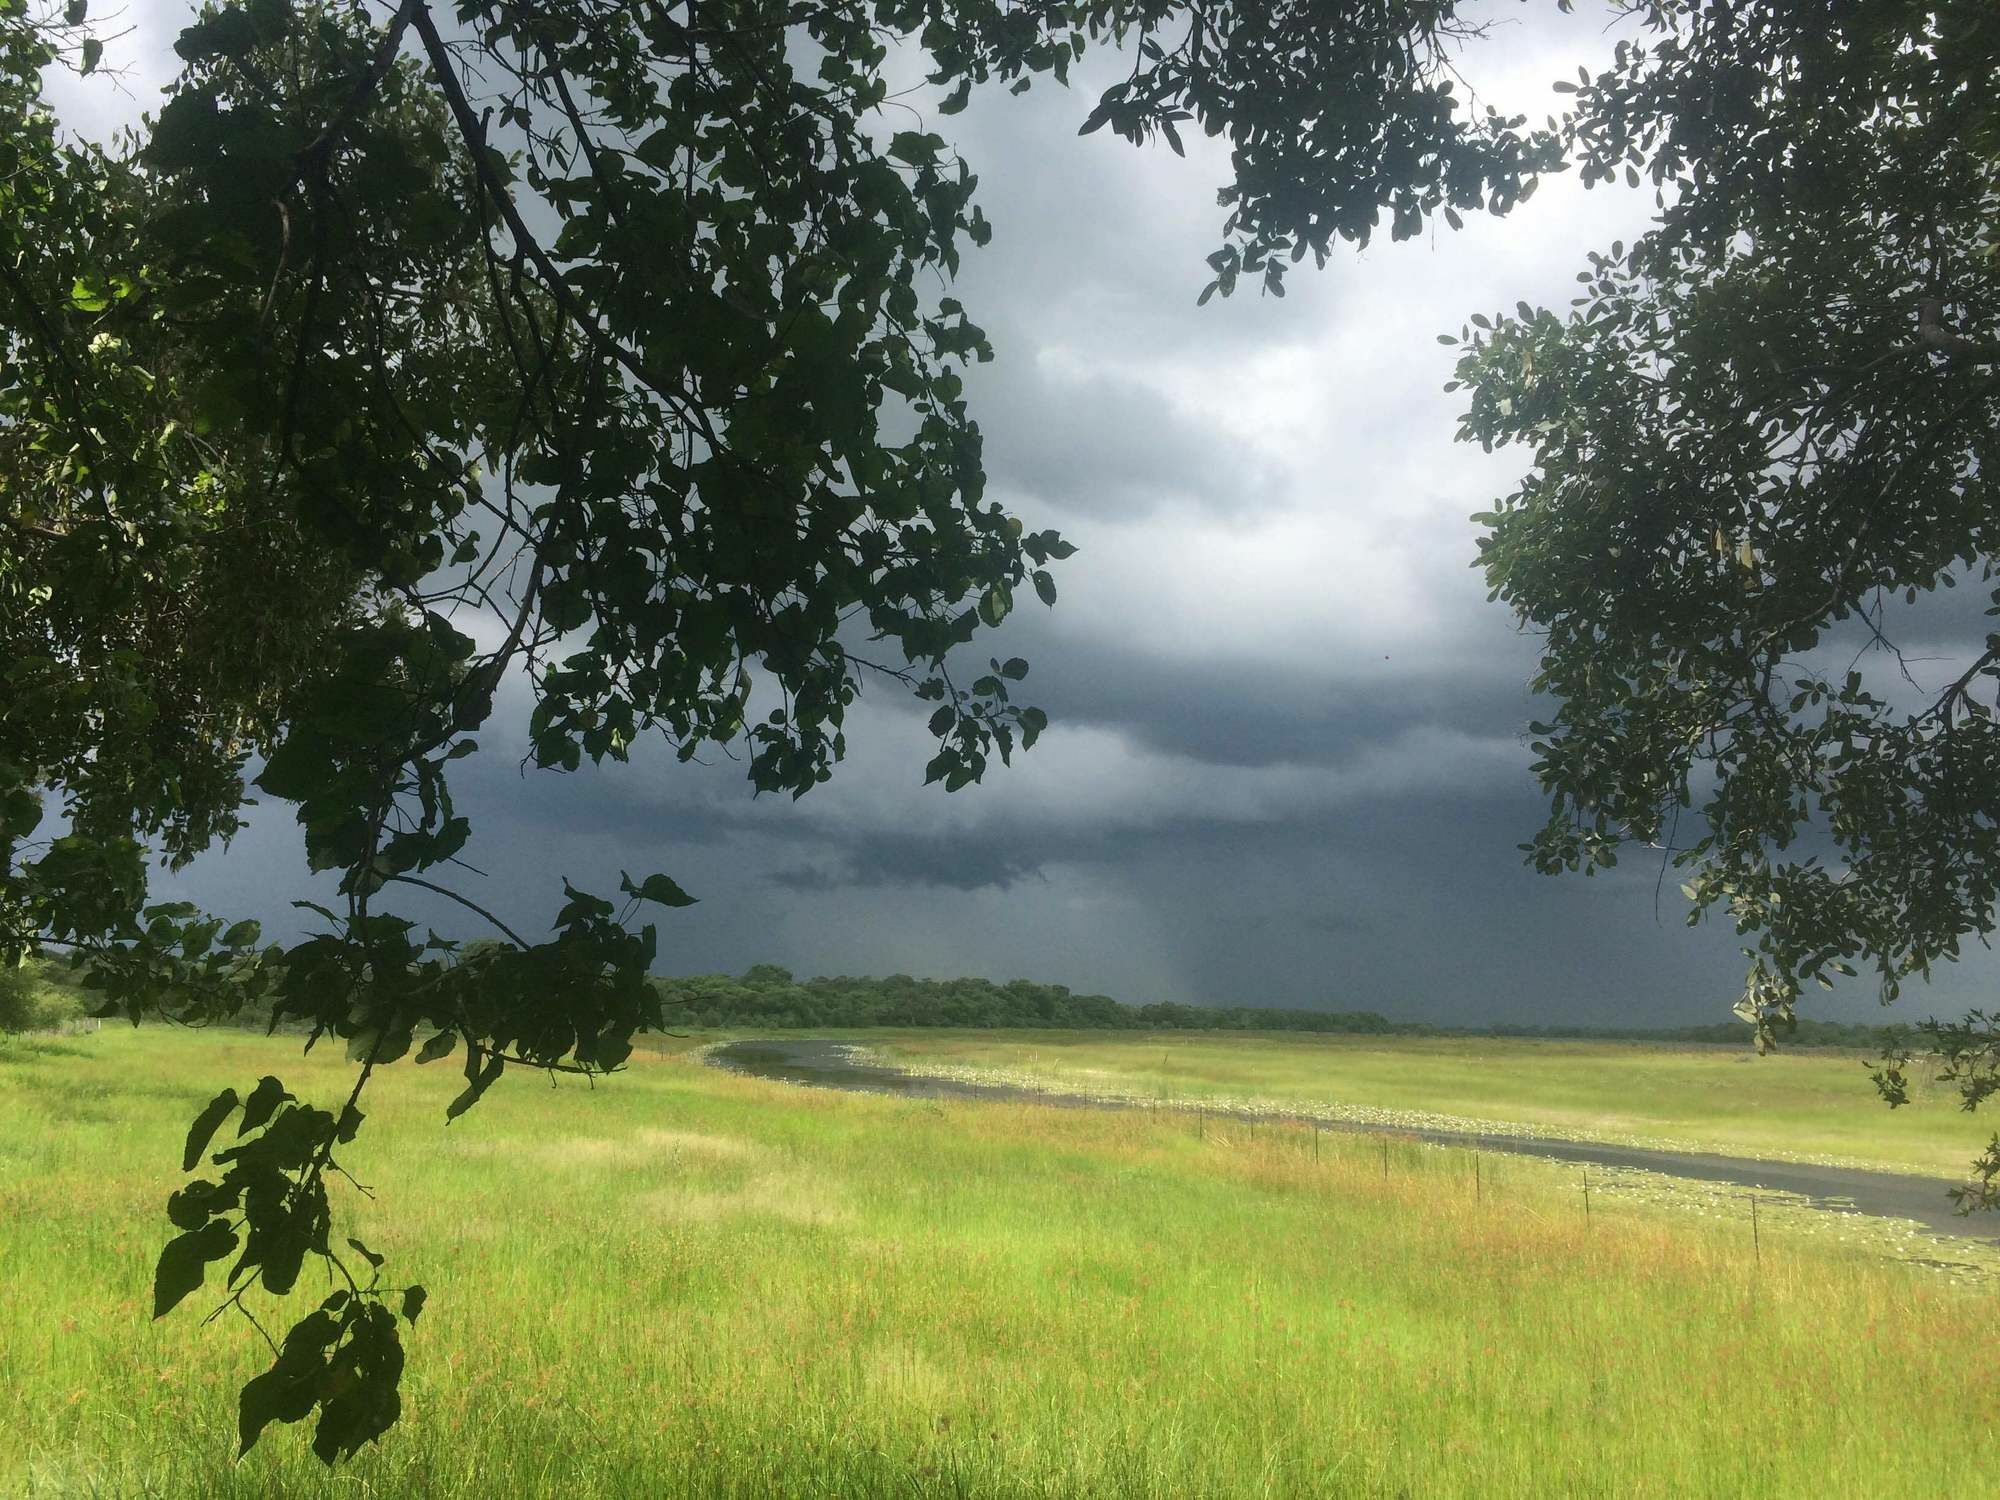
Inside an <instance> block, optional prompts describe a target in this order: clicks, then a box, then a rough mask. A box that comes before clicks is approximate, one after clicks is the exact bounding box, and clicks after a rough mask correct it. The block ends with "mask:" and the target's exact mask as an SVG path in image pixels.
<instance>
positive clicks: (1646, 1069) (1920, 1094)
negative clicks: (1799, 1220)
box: [857, 1031, 2000, 1181]
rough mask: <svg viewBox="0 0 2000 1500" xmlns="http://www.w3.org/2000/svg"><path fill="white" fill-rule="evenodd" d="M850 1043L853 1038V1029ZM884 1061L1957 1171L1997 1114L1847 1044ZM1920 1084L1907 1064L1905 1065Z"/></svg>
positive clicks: (905, 1041) (1339, 1039)
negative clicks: (1869, 1059)
mask: <svg viewBox="0 0 2000 1500" xmlns="http://www.w3.org/2000/svg"><path fill="white" fill-rule="evenodd" d="M857 1035H860V1034H859V1033H857ZM867 1039H868V1040H869V1041H870V1042H871V1043H872V1044H874V1045H875V1046H877V1047H879V1048H880V1049H881V1050H882V1051H883V1052H884V1053H885V1054H886V1055H887V1057H888V1058H889V1060H890V1061H893V1062H896V1063H900V1064H902V1065H904V1066H906V1067H913V1068H917V1069H920V1070H922V1069H931V1070H937V1071H944V1072H950V1073H954V1074H957V1075H960V1076H976V1077H1001V1078H1005V1079H1007V1080H1009V1081H1013V1082H1019V1083H1026V1084H1031V1085H1040V1086H1044V1087H1049V1088H1054V1089H1058V1090H1077V1091H1081V1092H1085V1093H1101V1094H1115V1095H1120V1096H1127V1097H1137V1098H1142V1099H1174V1100H1181V1101H1185V1102H1189V1103H1210V1104H1217V1105H1221V1104H1246V1103H1247V1104H1253V1105H1255V1104H1267V1105H1270V1106H1272V1107H1275V1108H1282V1109H1293V1110H1300V1111H1304V1112H1308V1113H1309V1112H1312V1111H1315V1110H1326V1111H1328V1112H1330V1113H1331V1112H1338V1111H1340V1110H1348V1111H1353V1112H1356V1113H1366V1112H1371V1111H1386V1112H1391V1113H1393V1114H1399V1115H1416V1114H1432V1115H1445V1116H1450V1117H1452V1118H1454V1119H1460V1120H1474V1121H1485V1122H1491V1123H1496V1124H1507V1125H1514V1126H1517V1127H1521V1128H1523V1129H1526V1130H1530V1131H1535V1132H1544V1133H1550V1134H1556V1135H1566V1136H1573V1137H1578V1138H1586V1139H1593V1140H1615V1141H1623V1142H1635V1143H1642V1144H1648V1145H1666V1146H1677V1147H1681V1148H1688V1147H1693V1148H1697V1149H1701V1150H1707V1151H1717V1152H1721V1153H1723V1154H1725V1155H1732V1156H1762V1157H1774V1158H1779V1159H1783V1158H1787V1157H1790V1158H1801V1157H1803V1158H1810V1159H1815V1160H1839V1161H1844V1162H1853V1163H1857V1164H1865V1165H1872V1166H1877V1167H1893V1168H1896V1169H1898V1170H1902V1171H1909V1172H1920V1173H1928V1174H1933V1175H1937V1176H1940V1177H1948V1178H1952V1179H1955V1180H1958V1181H1963V1180H1964V1178H1965V1174H1966V1164H1967V1163H1968V1162H1969V1161H1971V1159H1972V1158H1973V1157H1974V1156H1976V1155H1977V1154H1978V1152H1979V1148H1980V1147H1981V1146H1982V1145H1983V1144H1984V1143H1985V1142H1986V1140H1987V1138H1988V1137H1989V1136H1990V1135H1991V1134H1992V1133H1993V1131H1994V1130H1995V1129H2000V1111H1989V1112H1988V1113H1985V1114H1980V1115H1967V1114H1966V1113H1965V1112H1964V1111H1963V1110H1961V1109H1960V1108H1958V1096H1957V1094H1956V1093H1954V1092H1952V1091H1950V1090H1949V1089H1947V1088H1945V1087H1941V1086H1931V1087H1928V1088H1925V1087H1918V1088H1915V1089H1913V1096H1914V1102H1913V1103H1911V1104H1910V1105H1907V1106H1905V1107H1904V1108H1902V1109H1898V1110H1895V1111H1893V1112H1892V1111H1891V1110H1890V1109H1889V1108H1888V1107H1887V1106H1886V1105H1884V1104H1883V1103H1882V1102H1881V1100H1880V1098H1879V1097H1878V1096H1877V1094H1876V1092H1875V1088H1874V1085H1873V1084H1871V1083H1870V1082H1869V1080H1868V1074H1867V1070H1866V1068H1865V1067H1864V1066H1863V1065H1862V1056H1861V1054H1859V1053H1851V1052H1836V1051H1822V1050H1806V1049H1795V1050H1791V1051H1781V1052H1778V1053H1776V1054H1775V1055H1773V1056H1770V1057H1759V1056H1757V1055H1756V1053H1754V1052H1752V1051H1750V1050H1749V1049H1748V1048H1744V1049H1740V1050H1739V1049H1736V1048H1730V1047H1714V1046H1690V1047H1671V1046H1657V1045H1651V1044H1635V1043H1628V1042H1573V1041H1540V1040H1532V1041H1531V1040H1523V1039H1516V1038H1488V1037H1467V1038H1461V1037H1449V1038H1446V1037H1393V1038H1384V1037H1359V1036H1356V1037H1346V1036H1328V1037H1315V1036H1298V1035H1289V1036H1235V1035H1216V1034H1213V1033H1206V1034H1202V1033H1195V1034H1188V1033H1165V1034H1161V1035H1153V1036H1143V1037H1128V1036H1121V1035H1117V1034H1111V1035H1106V1034H1103V1033H1095V1032H1076V1031H1068V1032H1064V1031H1044V1032H977V1031H897V1032H883V1033H873V1034H868V1036H867ZM1912 1077H1913V1079H1917V1080H1919V1081H1920V1073H1919V1072H1913V1074H1912Z"/></svg>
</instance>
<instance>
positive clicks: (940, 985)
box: [654, 964, 1434, 1035]
mask: <svg viewBox="0 0 2000 1500" xmlns="http://www.w3.org/2000/svg"><path fill="white" fill-rule="evenodd" d="M654 982H655V983H656V984H658V985H659V987H660V991H661V993H662V994H663V995H664V996H665V997H666V999H667V1000H668V1001H670V1002H676V1003H678V1005H680V1006H682V1007H685V1009H683V1010H682V1011H681V1012H680V1013H681V1014H682V1015H684V1016H685V1017H686V1018H687V1019H688V1020H689V1021H692V1022H694V1023H695V1024H697V1025H701V1026H769V1027H793V1026H803V1027H833V1026H965V1027H994V1028H1002V1027H1046V1028H1050V1029H1053V1030H1065V1031H1071V1030H1073V1031H1328V1032H1334V1031H1337V1032H1370V1033H1379V1034H1382V1035H1389V1034H1392V1033H1399V1032H1400V1033H1409V1032H1420V1031H1430V1030H1433V1029H1434V1028H1431V1027H1427V1026H1408V1025H1404V1026H1399V1025H1397V1024H1396V1023H1395V1022H1393V1021H1391V1020H1389V1019H1388V1017H1386V1016H1380V1015H1377V1014H1376V1013H1375V1012H1374V1011H1365V1010H1363V1011H1330V1010H1265V1009H1262V1008H1259V1007H1256V1006H1248V1005H1232V1006H1227V1007H1218V1006H1208V1005H1177V1004H1173V1003H1167V1004H1160V1005H1125V1004H1122V1003H1120V1002H1119V1001H1116V1000H1113V999H1112V998H1111V997H1110V996H1108V995H1078V994H1073V993H1071V992H1070V990H1069V988H1068V987H1067V986H1065V985H1060V984H1036V983H1035V982H1034V981H1032V980H1028V979H1015V980H1010V981H1009V982H1007V983H1006V984H995V983H993V981H992V980H990V979H912V978H911V977H910V976H909V975H908V974H891V975H890V976H889V977H888V978H887V979H852V978H848V977H847V976H845V975H843V976H841V977H839V978H836V979H806V980H799V979H794V978H793V977H792V973H791V971H790V970H789V969H781V968H779V967H778V966H777V965H776V964H758V965H756V966H755V967H753V968H751V969H750V970H748V971H747V972H746V973H744V974H743V975H742V976H741V977H740V978H732V977H731V976H729V975H727V974H697V975H693V976H691V977H689V978H686V979H658V980H655V981H654ZM669 1014H672V1012H671V1011H670V1012H669Z"/></svg>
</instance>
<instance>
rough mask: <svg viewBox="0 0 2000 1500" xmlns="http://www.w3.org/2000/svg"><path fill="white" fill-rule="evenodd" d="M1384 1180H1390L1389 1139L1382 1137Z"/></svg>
mask: <svg viewBox="0 0 2000 1500" xmlns="http://www.w3.org/2000/svg"><path fill="white" fill-rule="evenodd" d="M1382 1180H1383V1181H1384V1182H1387V1181H1388V1180H1389V1137H1387V1136H1386V1135H1385V1136H1383V1137H1382Z"/></svg>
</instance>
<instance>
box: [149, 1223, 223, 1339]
mask: <svg viewBox="0 0 2000 1500" xmlns="http://www.w3.org/2000/svg"><path fill="white" fill-rule="evenodd" d="M235 1248H236V1232H235V1231H234V1230H232V1229H231V1228H230V1227H229V1223H228V1221H227V1220H225V1219H210V1220H209V1221H208V1223H206V1224H204V1225H203V1226H202V1227H201V1228H199V1229H192V1230H189V1231H188V1232H187V1233H186V1234H180V1235H175V1236H174V1237H173V1238H172V1239H170V1240H168V1241H167V1243H166V1248H164V1249H163V1250H161V1251H160V1262H159V1264H158V1265H157V1266H156V1267H155V1268H154V1270H153V1316H154V1317H155V1318H164V1317H165V1316H166V1315H167V1314H168V1313H170V1312H172V1311H173V1310H174V1309H175V1308H176V1307H178V1306H179V1305H180V1303H181V1301H182V1299H183V1298H185V1297H186V1296H187V1294H188V1293H189V1292H192V1291H194V1290H196V1289H197V1288H198V1287H200V1285H201V1284H202V1282H203V1280H204V1279H205V1278H206V1277H207V1275H208V1263H209V1262H210V1261H212V1260H221V1259H222V1258H223V1257H224V1256H225V1255H227V1254H229V1252H230V1251H232V1250H234V1249H235Z"/></svg>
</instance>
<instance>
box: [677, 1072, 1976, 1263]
mask: <svg viewBox="0 0 2000 1500" xmlns="http://www.w3.org/2000/svg"><path fill="white" fill-rule="evenodd" d="M703 1057H704V1060H706V1061H708V1062H710V1063H712V1064H713V1065H715V1066H717V1067H723V1068H728V1069H731V1070H733V1071H736V1072H742V1073H748V1074H751V1075H754V1076H756V1077H760V1078H767V1079H776V1080H780V1081H784V1082H788V1083H797V1084H805V1085H811V1086H816V1087H821V1088H836V1089H849V1090H857V1091H863V1092H869V1093H887V1094H902V1095H910V1096H916V1097H926V1098H957V1099H985V1100H1000V1101H1014V1102H1020V1101H1034V1102H1037V1103H1042V1104H1049V1105H1054V1106H1058V1107H1062V1108H1071V1109H1124V1110H1130V1109H1144V1110H1154V1111H1157V1110H1162V1109H1165V1110H1170V1111H1178V1112H1182V1113H1187V1114H1190V1115H1192V1116H1195V1117H1197V1118H1215V1119H1227V1120H1234V1121H1238V1122H1242V1123H1246V1124H1289V1125H1295V1126H1306V1127H1312V1128H1316V1129H1325V1130H1339V1131H1346V1132H1354V1133H1363V1134H1374V1135H1380V1136H1383V1137H1384V1138H1391V1137H1393V1138H1395V1139H1397V1140H1401V1141H1418V1142H1423V1143H1425V1144H1427V1145H1430V1146H1436V1147H1443V1148H1451V1149H1457V1150H1462V1151H1467V1152H1479V1153H1502V1154H1505V1155H1513V1156H1527V1157H1534V1158H1538V1159H1541V1160H1546V1161H1554V1162H1564V1163H1570V1164H1574V1165H1576V1166H1579V1167H1582V1168H1590V1167H1596V1168H1598V1169H1599V1170H1600V1172H1601V1173H1610V1174H1617V1175H1616V1176H1613V1177H1610V1178H1609V1179H1604V1178H1601V1179H1600V1184H1601V1186H1604V1187H1608V1188H1610V1190H1612V1191H1620V1190H1623V1191H1629V1192H1635V1193H1638V1194H1639V1195H1640V1196H1651V1197H1656V1198H1657V1197H1659V1196H1661V1192H1660V1190H1659V1189H1660V1185H1659V1184H1657V1183H1651V1182H1649V1181H1648V1179H1658V1178H1666V1179H1671V1180H1673V1181H1674V1182H1677V1183H1690V1184H1701V1185H1706V1186H1707V1187H1710V1188H1720V1189H1723V1190H1725V1193H1724V1195H1723V1197H1718V1195H1716V1194H1715V1193H1713V1192H1711V1193H1708V1194H1705V1195H1701V1196H1699V1197H1698V1198H1697V1199H1696V1200H1694V1201H1696V1202H1698V1203H1700V1204H1702V1205H1703V1206H1705V1207H1707V1208H1708V1209H1710V1210H1713V1209H1714V1208H1715V1207H1716V1205H1717V1204H1718V1203H1720V1202H1722V1201H1724V1198H1725V1197H1727V1196H1730V1195H1734V1196H1741V1197H1743V1198H1744V1200H1745V1208H1744V1210H1743V1211H1746V1212H1747V1211H1748V1209H1747V1198H1748V1196H1749V1195H1756V1196H1758V1197H1759V1198H1760V1202H1761V1206H1762V1208H1763V1209H1764V1211H1766V1212H1771V1213H1776V1214H1781V1215H1785V1214H1792V1213H1795V1212H1796V1211H1798V1210H1802V1209H1803V1210H1809V1211H1811V1212H1813V1213H1817V1214H1838V1215H1841V1216H1843V1217H1848V1216H1865V1217H1867V1218H1870V1219H1874V1220H1880V1221H1885V1222H1884V1223H1882V1224H1880V1225H1869V1226H1866V1228H1865V1229H1863V1227H1862V1226H1849V1227H1852V1228H1855V1229H1857V1230H1861V1231H1862V1232H1863V1233H1864V1234H1865V1235H1867V1236H1870V1237H1874V1238H1877V1239H1879V1240H1880V1241H1881V1242H1882V1243H1883V1245H1884V1247H1885V1248H1887V1249H1889V1250H1891V1251H1892V1253H1895V1254H1898V1255H1900V1256H1903V1257H1904V1258H1914V1259H1935V1260H1940V1261H1946V1262H1949V1263H1952V1264H1964V1265H1966V1266H1967V1268H1968V1269H1969V1268H1970V1267H1971V1266H1973V1265H1975V1264H1976V1265H1981V1266H1985V1265H1987V1264H1989V1263H1993V1252H1994V1251H1995V1248H1996V1247H2000V1237H1996V1235H1995V1233H1994V1232H1993V1230H1994V1226H1993V1225H1992V1224H1991V1222H1990V1220H1988V1219H1984V1218H1967V1217H1966V1216H1963V1215H1960V1214H1959V1213H1958V1212H1957V1210H1956V1207H1955V1205H1954V1203H1953V1201H1952V1199H1951V1198H1950V1196H1949V1194H1948V1185H1947V1184H1946V1183H1944V1182H1943V1181H1941V1180H1939V1179H1937V1178H1934V1177H1922V1176H1916V1175H1913V1174H1908V1173H1900V1172H1886V1171H1876V1170H1870V1169H1865V1168H1860V1167H1854V1166H1844V1165H1834V1164H1827V1163H1819V1162H1798V1161H1768V1160H1759V1159H1756V1158H1747V1157H1738V1156H1727V1155H1722V1154H1720V1153H1715V1152H1703V1151H1678V1150H1668V1149H1661V1148H1652V1147H1644V1146H1635V1145H1627V1144H1622V1143H1614V1142H1602V1141H1589V1140H1584V1139H1577V1138H1570V1137H1555V1136H1543V1135H1536V1134H1534V1133H1532V1132H1529V1131H1525V1130H1470V1129H1454V1128H1448V1127H1442V1126H1439V1125H1435V1124H1424V1123H1419V1122H1416V1121H1412V1120H1408V1119H1402V1120H1396V1119H1387V1120H1382V1119H1368V1118H1353V1117H1348V1116H1341V1115H1336V1114H1331V1113H1327V1112H1314V1111H1311V1110H1299V1109H1286V1108H1283V1107H1280V1106H1262V1105H1252V1104H1241V1103H1238V1104H1229V1105H1216V1104H1188V1103H1182V1102H1174V1101H1160V1100H1157V1099H1145V1098H1139V1097H1131V1096H1123V1095H1119V1094H1115V1093H1082V1092H1075V1091H1068V1090H1063V1089H1059V1088H1055V1087H1051V1086H1048V1085H1046V1084H1037V1083H1035V1082H1031V1081H1023V1080H1000V1079H995V1078H993V1077H990V1076H989V1077H979V1076H977V1075H973V1076H967V1075H966V1074H965V1073H964V1072H962V1071H961V1072H944V1071H937V1072H925V1071H917V1070H912V1069H908V1068H903V1067H899V1066H895V1065H892V1064H891V1063H889V1062H887V1061H885V1060H883V1059H882V1058H881V1057H880V1056H879V1054H877V1053H876V1052H875V1051H874V1050H873V1049H871V1048H869V1047H867V1046H864V1045H862V1044H859V1043H856V1042H852V1041H841V1040H836V1039H831V1038H758V1039H754V1040H742V1041H732V1042H723V1043H720V1044H717V1045H715V1046H712V1047H709V1048H707V1049H705V1050H704V1052H703ZM1649 1187H1650V1188H1652V1189H1653V1191H1651V1192H1648V1191H1647V1190H1648V1188H1649ZM1982 1230H1984V1231H1987V1232H1985V1233H1981V1232H1980V1231H1982ZM1915 1231H1920V1233H1918V1232H1915ZM1975 1247H1976V1248H1975Z"/></svg>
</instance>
